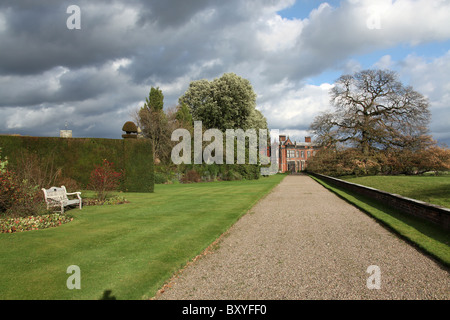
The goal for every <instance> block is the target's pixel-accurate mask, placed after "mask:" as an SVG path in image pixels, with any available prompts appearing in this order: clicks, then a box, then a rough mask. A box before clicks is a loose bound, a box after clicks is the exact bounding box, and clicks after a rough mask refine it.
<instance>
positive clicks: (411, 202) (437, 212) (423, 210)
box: [309, 173, 450, 230]
mask: <svg viewBox="0 0 450 320" xmlns="http://www.w3.org/2000/svg"><path fill="white" fill-rule="evenodd" d="M309 174H310V175H312V176H315V177H317V178H319V179H321V180H324V181H325V182H328V183H330V184H334V185H336V186H338V187H341V188H343V189H346V190H349V191H353V192H355V193H358V194H361V195H364V196H367V197H369V198H372V199H375V200H377V201H379V202H381V203H383V204H385V205H388V206H390V207H392V208H394V209H396V210H399V211H401V212H403V213H406V214H411V215H414V216H416V217H420V218H423V219H426V220H428V221H431V222H433V223H435V224H437V225H439V226H441V227H443V228H444V229H446V230H450V209H447V208H444V207H441V206H437V205H433V204H430V203H426V202H423V201H419V200H415V199H410V198H406V197H403V196H400V195H397V194H392V193H389V192H385V191H381V190H377V189H374V188H370V187H366V186H362V185H359V184H356V183H351V182H348V181H344V180H341V179H337V178H333V177H329V176H325V175H322V174H317V173H309Z"/></svg>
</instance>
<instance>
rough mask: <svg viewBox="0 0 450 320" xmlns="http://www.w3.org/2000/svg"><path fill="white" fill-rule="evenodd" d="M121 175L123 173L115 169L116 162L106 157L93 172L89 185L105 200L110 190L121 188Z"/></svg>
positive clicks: (100, 198)
mask: <svg viewBox="0 0 450 320" xmlns="http://www.w3.org/2000/svg"><path fill="white" fill-rule="evenodd" d="M121 177H122V173H121V172H116V171H115V169H114V164H113V163H112V162H109V161H108V160H106V159H104V160H103V163H102V165H100V166H99V165H97V166H96V167H95V169H94V170H93V171H92V172H91V176H90V184H89V186H90V188H91V189H92V190H94V191H95V192H96V193H97V198H98V199H99V200H105V199H106V197H107V196H108V193H109V192H111V191H114V190H117V189H118V188H119V185H120V179H121Z"/></svg>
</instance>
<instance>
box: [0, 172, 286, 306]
mask: <svg viewBox="0 0 450 320" xmlns="http://www.w3.org/2000/svg"><path fill="white" fill-rule="evenodd" d="M283 178H284V175H274V176H270V177H266V178H263V177H262V178H260V179H259V180H252V181H230V182H210V183H197V184H173V185H156V186H155V193H125V194H124V196H125V197H126V199H127V200H129V201H130V203H126V204H120V205H102V206H87V207H84V208H83V210H78V209H74V210H70V213H71V214H72V216H73V217H74V220H73V221H72V222H70V223H67V224H64V225H61V226H59V227H56V228H48V229H42V230H35V231H26V232H20V233H12V234H0V244H1V245H0V299H2V300H8V299H20V300H27V299H33V300H39V299H46V300H66V299H74V300H81V299H87V300H93V299H102V298H108V299H112V298H115V299H124V300H125V299H126V300H138V299H146V298H150V297H153V296H154V294H155V293H156V292H157V290H158V289H159V288H160V287H161V286H162V285H163V284H164V283H165V282H166V281H167V280H168V279H170V277H171V276H172V275H173V274H174V273H175V272H176V271H177V270H179V269H180V268H182V267H183V266H184V265H185V264H186V263H187V262H188V261H190V260H191V259H193V258H194V257H196V256H197V255H198V254H200V253H201V252H202V251H203V250H204V249H206V248H207V247H208V246H209V245H210V244H211V243H213V242H214V241H215V240H216V239H217V238H218V237H219V236H220V235H221V234H223V233H224V232H225V231H227V230H228V229H229V228H230V227H231V226H232V225H233V224H234V223H235V222H236V221H237V220H238V219H239V218H240V217H241V216H242V215H244V214H245V213H246V212H247V211H248V210H249V209H250V208H251V207H252V206H253V205H254V204H255V203H256V202H257V201H259V199H261V198H262V197H263V196H265V195H266V194H268V193H269V192H270V191H271V190H272V189H273V188H274V187H275V186H276V185H277V184H278V183H280V182H281V180H282V179H283ZM71 265H76V266H78V267H79V268H80V275H81V289H72V290H69V289H68V288H67V285H66V283H67V280H68V278H69V277H70V276H71V274H70V273H69V274H68V273H67V269H68V267H69V266H71Z"/></svg>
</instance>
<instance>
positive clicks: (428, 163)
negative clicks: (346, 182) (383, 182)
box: [308, 145, 450, 176]
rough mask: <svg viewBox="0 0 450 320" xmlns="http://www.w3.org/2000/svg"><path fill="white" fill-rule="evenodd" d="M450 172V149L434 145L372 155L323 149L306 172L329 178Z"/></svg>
mask: <svg viewBox="0 0 450 320" xmlns="http://www.w3.org/2000/svg"><path fill="white" fill-rule="evenodd" d="M448 170H450V149H449V148H446V147H439V146H437V145H433V146H430V147H428V148H424V149H420V150H410V149H401V150H400V149H398V150H378V151H372V152H371V153H370V154H369V155H364V154H363V153H362V152H361V150H360V149H356V148H347V149H340V150H338V149H335V148H323V149H322V150H320V151H318V152H317V153H316V156H315V157H314V158H313V160H311V161H309V162H308V171H311V172H316V173H322V174H326V175H330V176H343V175H357V176H359V175H376V174H409V175H411V174H422V173H425V172H428V171H435V172H439V171H448Z"/></svg>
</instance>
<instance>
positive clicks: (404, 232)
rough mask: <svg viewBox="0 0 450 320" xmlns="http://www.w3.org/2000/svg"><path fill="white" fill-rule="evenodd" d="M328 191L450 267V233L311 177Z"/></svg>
mask: <svg viewBox="0 0 450 320" xmlns="http://www.w3.org/2000/svg"><path fill="white" fill-rule="evenodd" d="M310 177H311V178H312V179H314V180H316V181H317V182H318V183H320V184H321V185H323V186H324V187H325V188H327V189H328V190H330V191H332V192H334V193H335V194H336V195H338V196H339V197H341V198H342V199H344V200H346V201H347V202H349V203H351V204H352V205H354V206H356V207H358V208H359V209H361V210H362V211H363V212H365V213H367V214H369V215H370V216H372V217H373V218H374V219H375V220H376V221H378V222H380V223H381V224H382V225H384V226H386V227H388V228H389V229H390V230H391V231H394V232H395V233H396V234H398V235H399V236H401V237H402V238H403V239H405V240H406V241H408V242H409V243H411V244H412V245H414V246H415V247H417V248H419V249H420V250H421V251H422V252H424V253H426V254H427V255H429V256H431V257H433V258H434V259H435V260H437V261H438V262H440V263H441V264H443V265H444V266H446V267H447V268H449V267H450V233H449V232H448V231H445V230H444V229H443V228H440V227H438V226H436V225H434V224H432V223H431V222H428V221H424V220H423V219H419V218H416V217H414V216H408V215H405V214H402V213H400V212H398V211H397V210H394V209H392V208H390V207H388V206H385V205H383V204H381V203H379V202H377V201H374V200H372V199H370V198H368V197H365V196H362V195H359V194H356V193H353V192H350V191H347V190H343V189H341V188H338V187H336V186H334V185H331V184H328V183H326V182H324V181H323V180H321V179H319V178H316V177H313V176H310Z"/></svg>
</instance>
